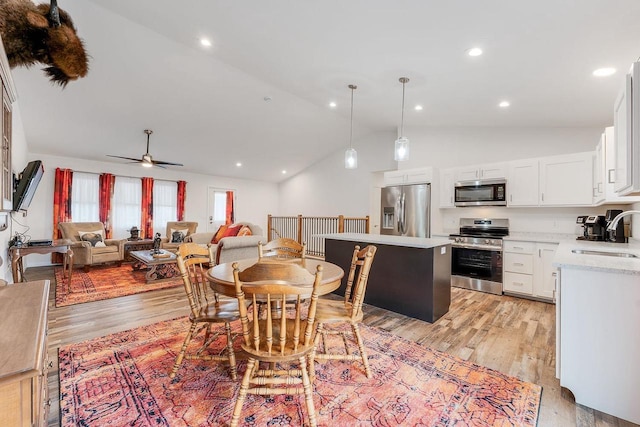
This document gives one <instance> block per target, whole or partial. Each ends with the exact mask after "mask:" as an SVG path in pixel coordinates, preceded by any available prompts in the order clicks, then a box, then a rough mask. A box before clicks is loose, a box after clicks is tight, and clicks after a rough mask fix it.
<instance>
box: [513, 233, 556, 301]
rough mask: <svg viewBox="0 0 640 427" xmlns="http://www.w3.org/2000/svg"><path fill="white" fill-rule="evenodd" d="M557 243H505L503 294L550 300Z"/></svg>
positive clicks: (553, 281)
mask: <svg viewBox="0 0 640 427" xmlns="http://www.w3.org/2000/svg"><path fill="white" fill-rule="evenodd" d="M557 247H558V245H557V244H553V243H536V242H526V241H511V240H507V241H505V242H504V248H503V249H504V257H503V264H502V265H503V270H504V274H503V290H504V293H505V294H508V295H515V296H523V297H532V298H535V299H541V300H545V301H548V302H553V300H554V291H555V280H556V277H555V274H554V273H555V271H556V269H555V267H553V265H552V261H553V257H554V255H555V252H556V249H557Z"/></svg>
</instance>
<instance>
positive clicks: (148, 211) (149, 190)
mask: <svg viewBox="0 0 640 427" xmlns="http://www.w3.org/2000/svg"><path fill="white" fill-rule="evenodd" d="M140 223H141V224H142V233H141V234H142V236H141V237H142V238H143V239H153V178H142V206H141V217H140Z"/></svg>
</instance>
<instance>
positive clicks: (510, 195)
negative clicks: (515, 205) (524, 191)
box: [509, 194, 513, 202]
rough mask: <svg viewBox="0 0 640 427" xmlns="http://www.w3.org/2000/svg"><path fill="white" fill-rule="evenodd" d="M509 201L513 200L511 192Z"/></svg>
mask: <svg viewBox="0 0 640 427" xmlns="http://www.w3.org/2000/svg"><path fill="white" fill-rule="evenodd" d="M509 201H510V202H513V194H509Z"/></svg>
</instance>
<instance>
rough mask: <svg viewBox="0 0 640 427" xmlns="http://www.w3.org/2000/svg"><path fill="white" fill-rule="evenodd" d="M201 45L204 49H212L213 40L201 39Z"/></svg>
mask: <svg viewBox="0 0 640 427" xmlns="http://www.w3.org/2000/svg"><path fill="white" fill-rule="evenodd" d="M200 44H201V45H202V46H204V47H211V40H209V39H207V38H204V37H203V38H201V39H200Z"/></svg>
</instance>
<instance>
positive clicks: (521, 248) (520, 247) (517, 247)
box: [513, 246, 524, 250]
mask: <svg viewBox="0 0 640 427" xmlns="http://www.w3.org/2000/svg"><path fill="white" fill-rule="evenodd" d="M513 249H519V250H523V249H524V248H523V247H522V246H514V247H513Z"/></svg>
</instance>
